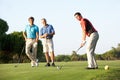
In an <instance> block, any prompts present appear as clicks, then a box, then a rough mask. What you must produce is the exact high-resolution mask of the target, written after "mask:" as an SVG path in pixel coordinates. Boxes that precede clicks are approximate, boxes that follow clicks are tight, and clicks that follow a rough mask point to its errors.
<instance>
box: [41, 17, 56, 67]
mask: <svg viewBox="0 0 120 80" xmlns="http://www.w3.org/2000/svg"><path fill="white" fill-rule="evenodd" d="M41 23H42V24H43V27H42V28H41V30H40V38H42V44H43V51H44V53H45V57H46V61H47V64H46V65H45V66H50V60H49V52H50V59H51V61H52V66H55V64H54V59H55V57H54V45H53V40H52V38H53V35H54V34H55V31H54V28H53V26H52V25H50V24H47V21H46V19H45V18H43V19H41Z"/></svg>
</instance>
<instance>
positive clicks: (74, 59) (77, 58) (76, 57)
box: [71, 51, 80, 61]
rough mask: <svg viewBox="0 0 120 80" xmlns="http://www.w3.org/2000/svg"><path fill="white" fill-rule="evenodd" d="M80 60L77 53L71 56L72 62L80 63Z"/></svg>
mask: <svg viewBox="0 0 120 80" xmlns="http://www.w3.org/2000/svg"><path fill="white" fill-rule="evenodd" d="M79 59H80V58H79V55H78V54H77V53H76V52H75V51H73V52H72V55H71V60H72V61H78V60H79Z"/></svg>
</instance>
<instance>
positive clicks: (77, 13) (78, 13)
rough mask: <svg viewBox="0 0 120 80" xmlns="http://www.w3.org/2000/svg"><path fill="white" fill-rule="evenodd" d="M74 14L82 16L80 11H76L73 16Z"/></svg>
mask: <svg viewBox="0 0 120 80" xmlns="http://www.w3.org/2000/svg"><path fill="white" fill-rule="evenodd" d="M75 15H79V16H82V15H81V13H80V12H76V13H75V14H74V16H75Z"/></svg>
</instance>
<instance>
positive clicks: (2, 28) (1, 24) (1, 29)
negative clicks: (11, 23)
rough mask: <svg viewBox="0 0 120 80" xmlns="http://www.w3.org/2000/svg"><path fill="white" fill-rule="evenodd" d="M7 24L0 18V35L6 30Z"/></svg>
mask: <svg viewBox="0 0 120 80" xmlns="http://www.w3.org/2000/svg"><path fill="white" fill-rule="evenodd" d="M8 28H9V27H8V24H7V22H6V21H4V20H3V19H0V36H1V35H3V34H4V33H5V32H7V31H8Z"/></svg>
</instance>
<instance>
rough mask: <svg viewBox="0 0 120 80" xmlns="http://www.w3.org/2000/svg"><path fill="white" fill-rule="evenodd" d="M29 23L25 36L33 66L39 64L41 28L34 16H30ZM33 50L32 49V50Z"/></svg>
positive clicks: (28, 54) (27, 51) (27, 52)
mask: <svg viewBox="0 0 120 80" xmlns="http://www.w3.org/2000/svg"><path fill="white" fill-rule="evenodd" d="M28 21H29V25H27V26H26V28H25V31H24V32H23V36H24V38H25V41H26V55H27V56H28V58H29V59H30V60H31V66H32V67H34V66H38V63H37V61H38V60H37V58H36V56H37V44H38V39H39V28H38V26H36V25H35V24H34V17H29V19H28ZM31 50H32V51H31Z"/></svg>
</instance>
